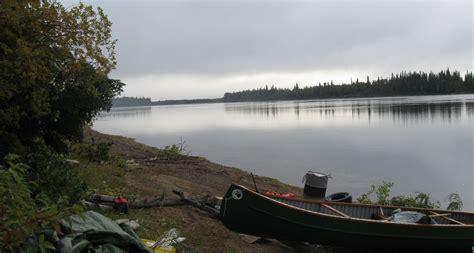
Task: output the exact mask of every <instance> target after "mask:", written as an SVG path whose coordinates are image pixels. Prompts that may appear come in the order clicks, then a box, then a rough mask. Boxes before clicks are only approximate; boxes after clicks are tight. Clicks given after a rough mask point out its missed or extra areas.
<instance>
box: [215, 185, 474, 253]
mask: <svg viewBox="0 0 474 253" xmlns="http://www.w3.org/2000/svg"><path fill="white" fill-rule="evenodd" d="M236 190H237V192H239V191H240V192H242V194H241V196H239V195H238V194H237V197H236V196H235V194H233V193H235V192H236ZM221 217H222V222H223V223H224V225H225V226H226V227H228V228H229V229H231V230H233V231H236V232H239V233H244V234H250V235H255V236H261V237H265V238H274V239H278V240H287V241H304V242H310V243H318V244H324V245H337V246H350V247H362V248H431V249H466V248H470V247H472V246H473V245H474V228H473V227H472V226H471V227H469V226H468V227H465V226H438V225H415V224H397V223H389V222H381V221H367V220H361V219H351V218H343V217H337V216H334V215H321V214H317V213H315V212H311V211H307V210H302V209H300V208H294V207H291V206H288V205H286V204H283V203H280V202H278V201H276V200H274V199H271V198H268V197H265V196H263V195H261V194H258V193H255V192H253V191H250V190H248V189H246V188H245V187H242V186H239V185H235V184H233V185H231V187H230V188H229V190H228V192H227V194H226V196H225V198H224V199H223V202H222V205H221Z"/></svg>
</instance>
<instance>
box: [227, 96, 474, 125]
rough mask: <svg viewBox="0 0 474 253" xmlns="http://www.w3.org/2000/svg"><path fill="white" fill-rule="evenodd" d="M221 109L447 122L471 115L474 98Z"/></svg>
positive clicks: (261, 113) (271, 104) (269, 104)
mask: <svg viewBox="0 0 474 253" xmlns="http://www.w3.org/2000/svg"><path fill="white" fill-rule="evenodd" d="M224 109H225V112H226V113H230V114H246V115H257V116H261V117H266V118H276V117H278V116H281V115H291V114H294V115H295V116H296V119H300V118H302V116H306V117H314V116H319V117H320V118H321V119H334V118H337V117H348V116H349V117H351V118H352V119H358V120H364V119H367V120H368V121H369V122H370V121H371V120H373V119H377V120H382V119H385V120H388V119H390V120H393V121H394V122H406V121H424V120H440V121H445V122H450V121H452V120H458V119H460V118H462V117H464V116H468V117H472V116H473V115H474V101H471V100H467V101H466V100H458V101H444V100H440V101H431V102H422V103H420V102H418V103H415V102H414V101H411V100H409V101H396V100H395V101H390V103H388V102H387V100H380V99H373V100H364V101H357V100H356V101H350V100H349V101H348V100H335V101H304V102H298V101H297V102H259V103H239V104H226V105H225V106H224Z"/></svg>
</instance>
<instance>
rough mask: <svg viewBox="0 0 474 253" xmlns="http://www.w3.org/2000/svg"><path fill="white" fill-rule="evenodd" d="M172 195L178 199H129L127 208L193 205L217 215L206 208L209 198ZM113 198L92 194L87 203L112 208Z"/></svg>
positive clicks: (212, 209) (181, 194) (213, 210)
mask: <svg viewBox="0 0 474 253" xmlns="http://www.w3.org/2000/svg"><path fill="white" fill-rule="evenodd" d="M173 193H175V194H177V195H178V196H179V197H180V198H179V199H165V198H164V197H160V198H144V199H131V200H129V201H128V207H129V208H135V209H138V208H151V207H164V206H185V205H193V206H196V207H198V208H200V209H202V210H205V211H207V212H211V214H213V215H215V214H218V211H217V210H216V209H214V208H211V207H208V206H206V205H205V203H206V202H207V201H208V199H209V196H204V197H187V196H186V195H185V194H184V193H182V192H179V191H175V190H173ZM114 198H115V197H114V196H110V195H101V194H92V195H91V196H90V197H89V202H91V203H93V204H95V205H96V207H97V206H99V205H100V206H102V207H107V206H113V203H114V202H113V199H114Z"/></svg>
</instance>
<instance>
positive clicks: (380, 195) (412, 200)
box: [356, 181, 462, 210]
mask: <svg viewBox="0 0 474 253" xmlns="http://www.w3.org/2000/svg"><path fill="white" fill-rule="evenodd" d="M393 185H394V184H393V183H392V182H386V181H383V182H382V184H381V185H377V186H376V185H371V186H370V190H369V191H368V192H366V193H363V194H361V195H360V196H359V197H358V198H357V200H356V201H357V202H359V203H362V204H377V205H392V206H404V207H418V208H440V207H441V204H440V202H439V201H434V200H433V199H432V198H431V196H430V195H429V194H427V193H423V192H417V194H416V195H415V196H411V195H408V196H406V195H399V196H395V197H392V198H390V191H391V189H392V187H393ZM373 193H375V198H376V199H377V200H376V201H372V199H371V196H372V194H373ZM448 199H449V202H450V203H449V204H448V207H447V209H448V210H461V209H462V201H461V198H460V196H459V194H457V193H451V194H450V195H449V196H448Z"/></svg>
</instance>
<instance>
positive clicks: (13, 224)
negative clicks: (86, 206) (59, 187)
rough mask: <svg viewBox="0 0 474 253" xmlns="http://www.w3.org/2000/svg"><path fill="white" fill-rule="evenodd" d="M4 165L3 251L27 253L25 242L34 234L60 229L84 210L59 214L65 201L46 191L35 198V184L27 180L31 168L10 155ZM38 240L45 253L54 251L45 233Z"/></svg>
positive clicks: (0, 185) (0, 189)
mask: <svg viewBox="0 0 474 253" xmlns="http://www.w3.org/2000/svg"><path fill="white" fill-rule="evenodd" d="M3 163H4V164H5V165H0V251H2V252H14V251H20V247H22V248H23V249H22V250H21V251H25V250H26V248H24V247H26V246H28V245H25V244H24V243H25V241H26V239H27V238H28V237H29V236H31V235H32V234H33V233H38V232H40V231H42V230H44V229H46V228H48V229H56V230H58V228H59V226H58V224H59V220H60V219H61V218H62V217H64V216H66V215H69V214H71V213H74V212H80V211H81V210H82V209H81V207H80V206H79V205H74V206H72V207H68V208H62V209H61V211H59V208H58V207H59V206H60V205H62V204H63V203H64V200H63V199H58V200H57V201H55V202H52V201H51V200H50V199H49V197H48V196H47V195H46V194H44V193H43V192H41V193H38V194H36V195H35V196H33V194H32V192H31V190H30V188H29V186H30V185H31V184H35V182H29V181H28V180H27V173H28V171H29V170H30V167H29V166H28V165H26V164H24V163H22V162H21V161H20V157H19V156H17V155H12V154H10V155H7V156H6V157H5V159H4V161H3ZM52 203H55V204H52ZM38 240H39V242H37V246H38V247H39V249H40V251H41V252H45V251H46V249H48V248H51V246H52V245H51V243H49V242H47V241H45V240H44V235H42V234H41V233H39V237H38ZM30 247H31V245H30ZM30 250H31V249H30ZM33 250H34V249H33ZM43 250H44V251H43Z"/></svg>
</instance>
